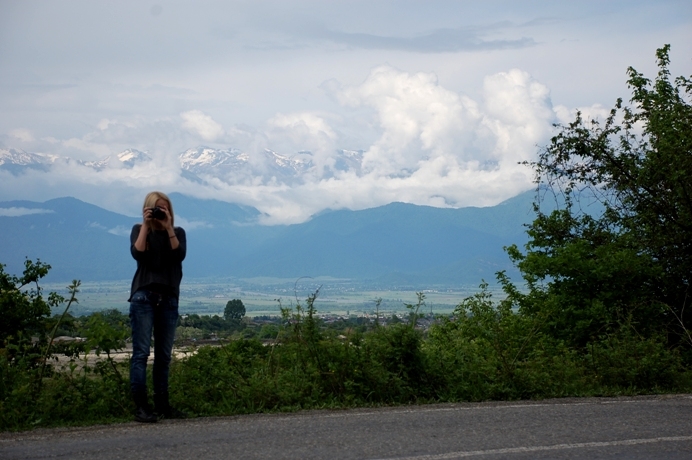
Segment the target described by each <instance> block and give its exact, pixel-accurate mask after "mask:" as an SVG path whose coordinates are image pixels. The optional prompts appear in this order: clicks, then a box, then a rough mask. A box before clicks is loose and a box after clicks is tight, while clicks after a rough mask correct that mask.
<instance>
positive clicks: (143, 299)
mask: <svg viewBox="0 0 692 460" xmlns="http://www.w3.org/2000/svg"><path fill="white" fill-rule="evenodd" d="M147 300H148V299H147V293H146V292H145V291H137V292H135V293H134V295H133V296H132V298H131V299H130V303H147Z"/></svg>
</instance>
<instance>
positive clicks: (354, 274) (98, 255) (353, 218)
mask: <svg viewBox="0 0 692 460" xmlns="http://www.w3.org/2000/svg"><path fill="white" fill-rule="evenodd" d="M533 196H534V195H533V192H528V193H525V194H522V195H519V196H517V197H515V198H512V199H510V200H507V201H506V202H504V203H501V204H499V205H497V206H493V207H487V208H472V207H469V208H461V209H440V208H433V207H428V206H416V205H411V204H404V203H391V204H389V205H386V206H381V207H377V208H372V209H366V210H362V211H347V210H337V211H326V212H323V213H320V214H319V215H317V216H314V217H313V218H312V219H311V220H310V221H308V222H305V223H302V224H296V225H284V226H262V225H259V224H258V223H257V221H258V217H259V216H260V212H259V211H258V210H257V209H255V208H252V207H248V206H239V205H236V204H231V203H225V202H222V201H217V200H200V199H196V198H191V197H188V196H185V195H181V194H177V193H174V194H172V195H171V199H172V201H173V204H174V207H175V214H176V218H177V219H178V221H177V223H178V224H179V225H182V226H183V227H185V229H186V231H187V236H188V257H187V259H186V261H185V263H184V272H185V276H187V277H202V276H214V275H219V276H236V277H252V276H278V277H289V278H291V277H295V278H298V277H300V276H313V277H316V276H321V275H327V276H337V277H348V278H356V279H361V280H371V281H373V282H376V283H380V284H382V285H411V284H416V283H419V284H431V285H432V284H469V283H472V284H477V283H478V282H480V280H481V279H483V278H484V279H486V280H488V281H491V280H493V279H494V273H495V272H496V271H498V270H503V269H506V270H510V272H511V271H512V266H511V264H510V263H509V259H508V258H507V256H506V254H505V253H504V251H503V249H502V248H503V246H505V245H508V244H512V243H518V244H523V243H524V242H525V241H526V236H525V234H524V227H523V224H526V223H528V222H530V221H531V220H532V219H533V214H532V211H531V202H532V200H533ZM39 211H40V212H39ZM18 214H21V215H18ZM138 220H139V219H138V218H137V217H128V216H123V215H120V214H116V213H113V212H109V211H106V210H104V209H101V208H99V207H97V206H93V205H90V204H88V203H84V202H82V201H79V200H77V199H74V198H60V199H55V200H50V201H46V202H45V203H35V202H29V201H11V202H0V239H1V240H2V242H3V243H2V245H0V263H4V264H6V265H7V271H9V272H11V273H17V274H18V273H20V272H21V267H22V264H23V261H24V259H25V257H29V258H31V259H35V258H40V259H41V260H43V261H45V262H47V263H50V264H51V265H52V266H53V270H52V271H51V280H66V281H69V280H71V279H73V278H79V279H82V280H107V279H128V278H130V277H131V276H132V274H133V272H134V268H135V263H134V261H133V260H132V258H131V257H130V254H129V240H128V237H129V233H130V229H131V228H132V225H133V224H134V223H136V222H138Z"/></svg>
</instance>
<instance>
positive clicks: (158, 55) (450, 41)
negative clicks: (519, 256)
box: [0, 0, 692, 224]
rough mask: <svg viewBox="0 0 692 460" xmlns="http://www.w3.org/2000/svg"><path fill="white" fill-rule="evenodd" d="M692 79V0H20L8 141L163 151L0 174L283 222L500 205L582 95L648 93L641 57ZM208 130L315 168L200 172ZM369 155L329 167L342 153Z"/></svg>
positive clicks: (10, 41) (5, 193)
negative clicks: (184, 172)
mask: <svg viewBox="0 0 692 460" xmlns="http://www.w3.org/2000/svg"><path fill="white" fill-rule="evenodd" d="M664 44H670V45H671V53H670V56H671V66H670V69H671V73H672V74H673V75H674V76H677V75H685V76H690V75H692V3H691V2H689V1H678V0H659V1H657V2H652V1H638V0H627V1H606V0H600V1H578V2H554V1H550V2H549V1H484V2H477V1H474V2H471V1H438V0H426V1H413V0H411V1H399V0H391V1H378V0H368V1H360V0H348V1H339V0H330V1H326V0H323V1H307V0H294V1H291V0H282V1H261V0H253V1H204V0H201V1H199V0H198V1H194V2H192V1H186V2H182V1H167V2H148V1H142V0H137V1H122V0H119V1H96V0H89V1H79V0H73V1H69V2H56V1H34V0H23V1H21V2H20V1H13V0H0V69H1V71H0V148H5V149H18V150H24V151H26V152H31V153H41V154H46V155H57V156H62V157H69V158H73V159H76V160H82V161H97V160H100V159H102V158H104V157H106V156H109V155H115V154H117V153H119V152H122V151H123V150H125V149H128V148H133V149H138V150H141V151H145V152H147V154H148V155H149V156H150V157H151V158H153V161H152V162H151V163H147V164H146V165H144V166H137V167H135V168H133V169H123V168H121V169H111V170H104V171H100V172H96V171H94V170H92V169H89V168H86V167H84V166H82V165H80V164H78V163H76V162H72V163H69V164H64V165H61V166H59V167H55V168H53V169H52V170H51V171H50V172H48V173H46V172H30V173H27V174H25V175H20V176H15V175H12V174H10V173H8V172H5V171H0V200H1V201H7V200H17V199H28V200H34V201H45V200H48V199H51V198H56V197H61V196H74V197H77V198H79V199H81V200H83V201H87V202H90V203H93V204H97V205H99V206H102V207H105V208H107V209H111V210H113V211H117V212H122V213H125V214H128V215H138V214H139V212H140V211H139V210H140V209H141V202H142V199H143V197H144V194H145V193H146V192H147V191H150V190H153V189H157V190H162V191H164V192H182V193H186V194H189V195H192V196H196V197H199V198H215V199H219V200H223V201H228V202H235V203H240V204H245V205H251V206H255V207H257V208H258V209H260V211H262V212H263V213H264V217H263V219H264V222H265V223H267V224H281V223H295V222H302V221H305V220H307V219H309V218H310V216H312V215H314V214H316V213H319V212H321V211H324V210H325V209H340V208H347V209H364V208H370V207H374V206H381V205H384V204H387V203H390V202H393V201H403V202H408V203H415V204H420V205H430V206H438V207H463V206H490V205H494V204H497V203H499V202H501V201H503V200H505V199H508V198H511V197H512V196H515V195H517V194H518V193H521V192H523V191H526V190H529V189H531V188H532V187H533V186H534V185H533V183H532V180H533V175H532V172H531V170H530V169H529V168H528V167H526V166H524V165H521V164H519V163H520V162H523V161H531V160H532V159H534V158H536V155H537V152H538V151H539V149H540V148H541V146H544V145H546V144H547V143H548V142H549V139H550V137H551V135H552V134H554V133H555V131H554V129H555V128H553V124H554V123H567V122H569V121H571V120H572V119H573V118H574V115H575V113H576V111H577V110H581V111H582V112H583V113H584V114H585V115H586V116H589V117H597V118H601V119H602V118H603V117H604V116H606V114H607V113H608V111H609V110H610V108H611V107H612V106H613V104H614V103H615V101H616V99H617V98H618V97H622V98H623V99H625V100H628V98H629V94H630V93H629V91H628V88H627V86H626V78H627V77H626V70H627V68H628V67H629V66H632V67H634V68H635V69H637V70H638V71H640V72H642V73H644V74H645V75H646V76H649V77H654V76H655V73H656V70H657V68H656V61H655V51H656V49H657V48H660V47H661V46H662V45H664ZM199 146H207V147H212V148H220V149H229V148H234V149H239V150H240V151H242V152H244V153H247V155H249V157H251V158H255V157H257V156H258V155H260V154H261V152H263V151H264V150H265V149H270V150H272V151H275V152H277V153H279V154H281V155H285V156H288V157H291V156H295V155H299V154H300V152H305V151H309V152H311V154H312V155H313V160H314V166H315V167H314V168H313V169H312V170H310V171H308V172H307V173H306V174H304V175H303V176H301V178H300V180H298V181H294V182H291V183H285V182H282V181H280V180H277V179H276V178H271V177H255V178H253V177H250V178H248V177H245V178H244V179H243V180H227V181H224V180H217V179H211V178H210V179H209V180H208V181H207V182H205V183H204V184H201V183H198V182H194V181H187V180H184V178H182V177H181V174H180V165H179V162H178V155H179V154H180V153H181V152H184V151H185V150H187V149H190V148H196V147H199ZM341 149H345V150H353V151H362V155H363V163H362V170H360V171H358V172H355V171H341V172H339V173H337V174H325V171H326V170H327V169H328V168H329V167H330V165H333V164H334V161H335V158H336V157H335V155H336V152H337V151H339V150H341Z"/></svg>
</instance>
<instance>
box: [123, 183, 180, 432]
mask: <svg viewBox="0 0 692 460" xmlns="http://www.w3.org/2000/svg"><path fill="white" fill-rule="evenodd" d="M142 213H143V221H142V223H141V224H135V226H134V227H132V233H131V234H130V252H131V253H132V257H134V259H135V260H136V261H137V271H136V272H135V276H134V278H133V280H132V288H131V290H130V299H129V302H130V323H131V325H132V360H131V362H130V389H131V391H132V397H133V399H134V401H135V404H136V406H137V409H136V412H135V420H137V421H138V422H149V423H151V422H156V421H157V418H158V417H157V415H160V416H163V417H166V418H175V417H180V416H182V413H180V412H179V411H177V410H175V409H173V408H172V407H171V406H170V404H169V402H168V369H169V366H170V363H171V352H172V350H173V339H174V338H175V328H176V325H177V322H178V297H179V296H180V280H181V279H182V277H183V269H182V262H183V259H185V252H186V239H185V230H183V229H182V228H180V227H174V226H173V222H174V216H173V205H172V204H171V200H170V199H169V198H168V197H167V196H166V195H165V194H163V193H161V192H151V193H149V194H148V195H147V196H146V198H145V199H144V206H143V209H142ZM152 330H153V332H154V408H155V411H156V413H154V412H153V411H152V409H151V406H150V405H149V403H148V397H147V383H146V376H147V359H148V357H149V349H150V347H151V334H152Z"/></svg>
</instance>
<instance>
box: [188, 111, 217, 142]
mask: <svg viewBox="0 0 692 460" xmlns="http://www.w3.org/2000/svg"><path fill="white" fill-rule="evenodd" d="M180 118H182V119H183V125H182V126H183V128H184V129H186V130H187V131H190V132H192V133H195V134H197V135H199V137H201V138H202V139H204V140H205V141H214V140H216V139H218V138H219V137H221V136H223V133H224V131H223V128H222V127H221V125H220V124H218V123H217V122H215V121H214V119H213V118H212V117H210V116H209V115H205V114H204V112H202V111H201V110H190V111H187V112H182V113H181V114H180Z"/></svg>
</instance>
